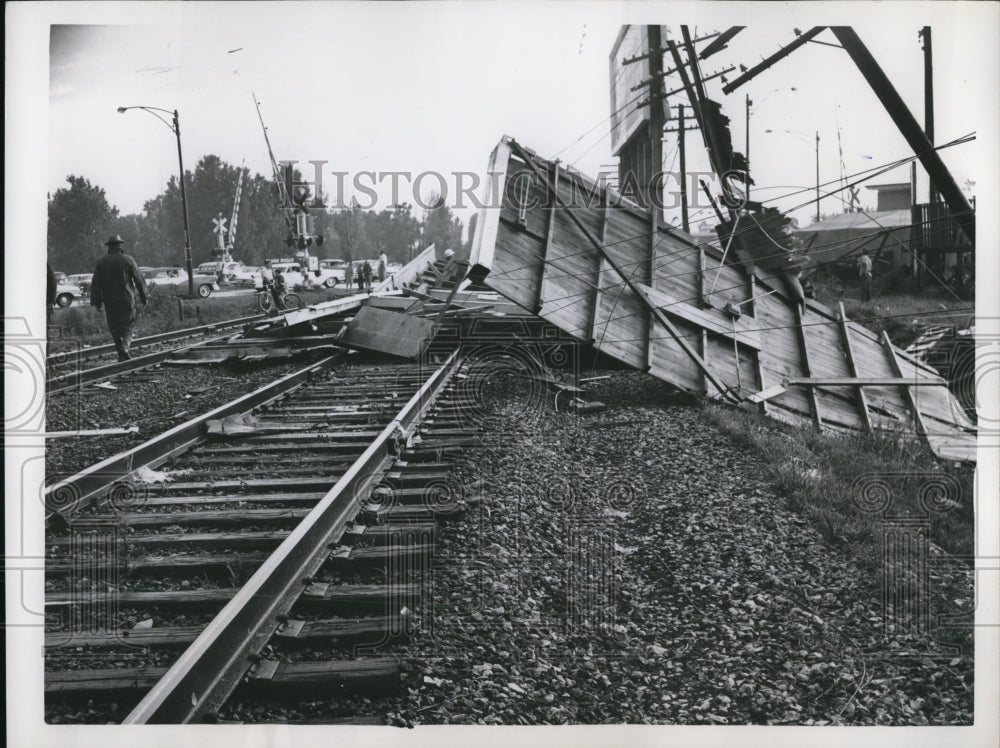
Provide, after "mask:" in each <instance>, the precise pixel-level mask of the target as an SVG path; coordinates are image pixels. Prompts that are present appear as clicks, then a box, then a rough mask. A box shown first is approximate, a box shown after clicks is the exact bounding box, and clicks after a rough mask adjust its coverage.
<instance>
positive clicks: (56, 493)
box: [45, 351, 347, 522]
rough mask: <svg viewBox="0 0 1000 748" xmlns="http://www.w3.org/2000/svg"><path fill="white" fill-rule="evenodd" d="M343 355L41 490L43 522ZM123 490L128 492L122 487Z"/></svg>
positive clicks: (339, 354)
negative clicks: (43, 511)
mask: <svg viewBox="0 0 1000 748" xmlns="http://www.w3.org/2000/svg"><path fill="white" fill-rule="evenodd" d="M346 355H347V354H346V353H345V352H343V351H338V352H337V353H335V354H334V355H332V356H327V357H326V358H324V359H322V360H320V361H317V362H316V363H314V364H311V365H309V366H307V367H305V368H304V369H301V370H300V371H297V372H292V373H291V374H289V375H287V376H285V377H282V378H281V379H278V380H275V381H274V382H271V383H269V384H266V385H264V386H263V387H261V388H259V389H257V390H254V391H253V392H250V393H247V394H246V395H243V396H242V397H239V398H237V399H235V400H233V401H232V402H229V403H226V404H224V405H220V406H219V407H218V408H215V409H214V410H211V411H209V412H208V413H204V414H202V415H200V416H196V417H195V418H192V419H191V420H189V421H186V422H184V423H182V424H178V425H177V426H174V427H173V428H172V429H169V430H167V431H165V432H163V433H162V434H159V435H157V436H155V437H153V438H152V439H150V440H148V441H146V442H144V443H142V444H140V445H138V446H136V447H133V448H132V449H130V450H127V451H125V452H121V453H120V454H117V455H114V456H112V457H108V458H107V459H105V460H102V461H101V462H99V463H97V464H95V465H91V466H90V467H88V468H85V469H83V470H81V471H80V472H79V473H77V474H75V475H73V476H71V477H69V478H66V479H64V480H60V481H58V482H57V483H54V484H53V485H51V486H49V487H48V488H46V489H45V521H46V522H49V521H50V520H51V519H52V518H53V517H54V516H55V515H71V514H74V513H76V512H78V511H79V510H80V509H82V508H84V507H85V506H87V505H88V504H89V503H90V502H91V501H93V499H94V498H96V497H98V496H100V495H103V494H105V493H107V492H108V491H109V490H111V489H113V488H114V486H115V484H116V483H118V482H119V481H120V480H122V479H123V478H125V477H127V476H128V475H130V474H131V473H133V472H135V471H136V470H137V469H139V468H140V467H143V466H150V467H155V466H156V465H157V464H160V463H162V462H163V461H164V460H166V459H168V458H169V457H172V456H173V455H175V454H179V453H180V452H183V451H184V450H186V449H188V448H189V447H190V446H191V445H192V444H194V443H196V442H197V441H199V440H200V439H201V438H202V437H203V436H204V435H205V428H206V424H207V423H208V422H209V421H210V420H214V419H218V418H225V417H226V416H230V415H235V414H239V413H246V412H247V411H249V410H252V409H253V408H256V407H258V406H260V405H264V404H266V403H269V402H271V401H273V400H274V399H276V398H278V397H280V396H281V395H283V394H285V393H286V392H288V391H289V390H291V389H293V388H294V387H297V386H298V385H300V384H302V383H303V382H306V381H308V380H309V379H310V378H311V377H312V376H313V375H315V374H316V373H318V372H320V371H323V370H324V369H328V368H329V367H331V366H333V365H335V364H336V363H338V362H339V361H341V360H343V358H344V357H345V356H346ZM125 490H128V487H127V486H126V488H125Z"/></svg>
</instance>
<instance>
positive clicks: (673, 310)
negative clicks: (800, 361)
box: [636, 283, 762, 350]
mask: <svg viewBox="0 0 1000 748" xmlns="http://www.w3.org/2000/svg"><path fill="white" fill-rule="evenodd" d="M636 287H637V288H638V289H639V291H641V292H642V294H643V295H644V296H645V297H646V298H647V299H648V300H649V303H650V305H651V306H652V307H654V308H658V309H660V310H661V311H664V312H666V313H667V314H672V315H674V316H676V317H680V318H681V319H683V320H685V321H686V322H690V323H692V324H694V325H697V326H699V327H703V328H706V329H707V330H709V331H710V332H712V333H715V334H716V335H721V336H723V337H725V338H728V339H729V340H737V341H739V343H740V344H742V345H746V346H749V347H751V348H754V349H756V350H760V348H761V345H762V344H761V337H760V330H758V329H757V325H756V323H755V322H750V321H747V320H744V319H743V318H742V317H740V318H739V319H733V317H731V316H730V315H728V314H726V313H725V312H722V311H719V310H717V309H714V308H710V309H698V308H696V307H694V306H692V305H690V304H687V303H684V302H683V301H682V300H680V299H677V298H676V297H674V296H673V295H672V294H671V293H670V291H668V290H666V289H663V290H654V289H652V288H650V287H649V286H647V285H645V284H643V283H637V284H636ZM734 327H735V329H734Z"/></svg>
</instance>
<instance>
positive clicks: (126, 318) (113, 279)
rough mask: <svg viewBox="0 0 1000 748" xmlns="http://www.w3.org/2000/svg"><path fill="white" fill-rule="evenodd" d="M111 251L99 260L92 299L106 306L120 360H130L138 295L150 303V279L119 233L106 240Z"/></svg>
mask: <svg viewBox="0 0 1000 748" xmlns="http://www.w3.org/2000/svg"><path fill="white" fill-rule="evenodd" d="M104 244H105V246H106V247H107V248H108V253H107V254H106V255H104V257H102V258H101V259H100V260H98V261H97V267H95V268H94V277H93V279H92V280H91V286H90V303H91V305H92V306H94V307H95V308H96V309H97V311H101V307H102V306H103V307H104V308H105V314H106V316H107V320H108V330H109V331H110V332H111V339H112V340H114V342H115V350H116V351H117V352H118V360H119V361H128V360H129V359H130V358H132V356H131V355H130V354H129V346H131V344H132V327H133V326H134V325H135V316H136V315H135V310H136V303H135V302H136V299H137V298H138V299H139V300H140V301H142V305H143V306H146V305H147V304H148V303H149V297H148V296H147V295H146V281H145V280H144V279H143V277H142V273H141V272H139V266H138V265H137V264H136V262H135V260H134V259H132V258H131V257H130V256H129V255H127V254H125V249H124V242H123V241H122V238H121V237H120V236H119V235H118V234H115V235H114V236H112V237H110V238H109V239H108V240H107V241H106V242H105V243H104Z"/></svg>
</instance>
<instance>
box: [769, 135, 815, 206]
mask: <svg viewBox="0 0 1000 748" xmlns="http://www.w3.org/2000/svg"><path fill="white" fill-rule="evenodd" d="M764 132H768V133H774V132H783V133H787V134H788V135H794V136H795V137H796V138H798V139H799V140H801V141H802V142H803V143H809V145H810V147H812V149H813V150H814V151H815V152H816V223H819V200H820V194H819V130H817V131H816V145H813V144H812V143H810V142H809V141H808V140H806V139H805V138H804V137H803V136H802V134H801V133H797V132H795V131H794V130H764Z"/></svg>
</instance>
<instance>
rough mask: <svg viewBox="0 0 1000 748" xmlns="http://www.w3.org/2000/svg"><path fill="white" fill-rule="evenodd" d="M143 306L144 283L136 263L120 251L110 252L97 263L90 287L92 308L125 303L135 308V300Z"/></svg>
mask: <svg viewBox="0 0 1000 748" xmlns="http://www.w3.org/2000/svg"><path fill="white" fill-rule="evenodd" d="M137 297H138V298H139V299H141V300H142V303H143V304H145V303H146V301H147V298H146V281H145V279H144V278H143V277H142V273H141V272H139V266H138V265H137V264H136V261H135V260H133V259H132V258H131V257H129V256H128V255H127V254H125V253H124V252H122V251H120V250H110V251H109V252H108V253H107V254H106V255H104V257H102V258H101V259H99V260H98V261H97V267H95V268H94V278H93V280H92V281H91V285H90V303H91V304H92V305H94V306H97V307H99V306H102V305H104V304H118V303H126V304H128V305H129V306H132V307H134V306H135V300H136V298H137Z"/></svg>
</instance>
